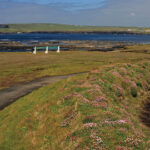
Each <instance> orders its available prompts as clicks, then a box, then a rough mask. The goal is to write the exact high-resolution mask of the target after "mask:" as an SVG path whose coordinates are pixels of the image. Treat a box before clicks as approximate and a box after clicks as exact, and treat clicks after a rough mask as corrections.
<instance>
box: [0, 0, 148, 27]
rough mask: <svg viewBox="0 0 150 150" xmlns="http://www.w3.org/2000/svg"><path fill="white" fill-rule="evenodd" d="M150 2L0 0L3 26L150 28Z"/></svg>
mask: <svg viewBox="0 0 150 150" xmlns="http://www.w3.org/2000/svg"><path fill="white" fill-rule="evenodd" d="M149 7H150V0H0V23H62V24H75V25H101V26H143V27H150V16H149V14H150V9H149Z"/></svg>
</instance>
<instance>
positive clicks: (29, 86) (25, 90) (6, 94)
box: [0, 72, 86, 110]
mask: <svg viewBox="0 0 150 150" xmlns="http://www.w3.org/2000/svg"><path fill="white" fill-rule="evenodd" d="M83 73H86V72H81V73H75V74H70V75H63V76H54V77H42V78H40V79H36V80H33V81H31V82H25V83H20V84H17V85H14V86H12V87H10V88H7V89H4V90H0V110H2V109H4V108H5V107H7V106H8V105H10V104H11V103H13V102H15V101H16V100H17V99H19V98H20V97H23V96H25V95H27V94H29V93H31V92H32V91H33V90H35V89H38V88H40V87H42V86H44V85H48V84H50V83H55V82H57V81H60V80H62V79H66V78H68V77H71V76H75V75H77V74H83Z"/></svg>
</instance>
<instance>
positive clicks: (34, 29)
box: [0, 24, 149, 33]
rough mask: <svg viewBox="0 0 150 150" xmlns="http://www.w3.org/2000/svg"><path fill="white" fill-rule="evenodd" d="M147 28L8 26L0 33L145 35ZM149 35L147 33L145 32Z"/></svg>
mask: <svg viewBox="0 0 150 150" xmlns="http://www.w3.org/2000/svg"><path fill="white" fill-rule="evenodd" d="M146 31H149V30H148V28H139V27H104V26H79V25H78V26H77V25H64V24H9V25H8V28H0V32H1V33H16V32H134V33H146ZM147 33H149V32H147Z"/></svg>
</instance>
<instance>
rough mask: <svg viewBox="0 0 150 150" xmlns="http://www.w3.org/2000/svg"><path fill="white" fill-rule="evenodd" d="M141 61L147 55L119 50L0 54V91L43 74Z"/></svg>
mask: <svg viewBox="0 0 150 150" xmlns="http://www.w3.org/2000/svg"><path fill="white" fill-rule="evenodd" d="M136 48H137V47H136ZM142 48H143V47H140V49H142ZM146 48H147V49H148V48H149V46H147V47H146ZM128 49H130V48H128ZM141 59H150V55H148V54H144V53H138V54H135V53H120V52H119V51H116V52H108V53H105V52H86V51H84V52H77V51H76V52H61V53H60V54H59V55H58V54H56V52H50V53H49V54H48V55H45V54H44V52H39V53H38V54H37V55H36V56H33V54H31V53H0V60H1V61H0V89H2V88H6V87H9V86H11V85H14V84H16V83H18V82H22V81H30V80H33V79H35V78H39V77H42V76H46V75H49V76H54V75H64V74H71V73H77V72H84V71H89V70H91V69H92V68H96V67H98V66H102V65H105V64H111V63H118V62H136V61H138V60H141Z"/></svg>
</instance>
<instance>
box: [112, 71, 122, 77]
mask: <svg viewBox="0 0 150 150" xmlns="http://www.w3.org/2000/svg"><path fill="white" fill-rule="evenodd" d="M112 74H113V75H114V76H115V77H117V78H122V76H121V75H120V73H119V72H116V71H115V72H113V73H112Z"/></svg>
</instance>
